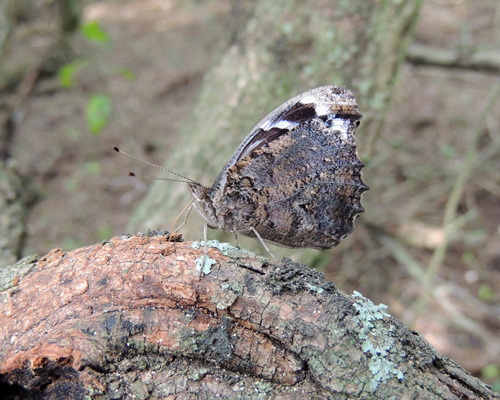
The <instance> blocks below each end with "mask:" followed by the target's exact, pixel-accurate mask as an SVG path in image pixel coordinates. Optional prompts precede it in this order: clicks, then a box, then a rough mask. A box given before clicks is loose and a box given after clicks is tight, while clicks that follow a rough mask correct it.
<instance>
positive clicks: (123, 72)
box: [118, 68, 135, 81]
mask: <svg viewBox="0 0 500 400" xmlns="http://www.w3.org/2000/svg"><path fill="white" fill-rule="evenodd" d="M118 73H119V74H120V75H121V76H123V77H124V78H125V79H126V80H127V81H135V74H134V73H133V72H132V71H131V70H129V69H127V68H122V69H120V70H119V71H118Z"/></svg>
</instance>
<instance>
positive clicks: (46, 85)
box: [0, 0, 500, 392]
mask: <svg viewBox="0 0 500 400" xmlns="http://www.w3.org/2000/svg"><path fill="white" fill-rule="evenodd" d="M260 3H265V2H260ZM379 3H380V4H379V5H378V7H382V6H383V4H382V3H384V2H379ZM403 3H404V2H403ZM408 3H411V2H408ZM388 4H389V6H387V5H386V6H387V7H391V6H390V4H392V3H391V2H388ZM334 6H335V2H326V1H325V2H317V4H315V7H313V8H311V11H310V12H311V13H312V14H314V13H317V14H318V15H319V14H321V12H320V11H321V10H322V9H324V10H325V13H324V14H325V15H326V16H327V17H328V12H329V11H331V9H332V7H334ZM0 7H1V10H0V11H1V15H0V229H1V232H0V251H1V260H0V262H1V265H0V266H3V265H8V264H12V263H14V262H15V261H16V260H17V259H18V258H20V257H22V256H26V255H30V254H34V253H38V254H39V255H44V254H46V253H47V252H48V251H50V250H51V249H52V248H56V247H61V248H62V249H63V250H65V251H70V250H72V249H75V248H78V247H81V246H87V245H92V244H95V243H96V242H98V241H102V240H106V239H109V238H110V237H112V236H115V235H117V234H119V233H120V232H123V231H127V230H129V231H131V232H134V231H136V230H139V229H140V230H142V231H144V230H146V229H148V228H149V229H156V228H162V229H168V230H170V228H171V224H172V223H173V219H174V218H175V216H176V215H177V214H178V213H179V212H180V211H181V210H182V208H183V207H184V205H185V204H186V203H187V199H189V191H188V188H187V187H186V186H185V185H183V184H178V183H177V184H176V183H169V182H155V185H157V184H160V185H162V186H161V187H164V188H165V189H163V190H165V191H166V192H165V193H164V194H162V195H159V194H157V193H156V192H155V191H154V190H153V191H152V190H149V191H148V189H150V186H151V185H152V181H147V180H139V179H133V178H130V177H128V176H127V173H128V172H129V170H132V171H135V172H137V173H142V174H144V175H151V176H156V175H157V171H156V170H152V169H153V168H148V167H146V166H144V165H138V163H135V162H131V160H129V159H127V158H125V157H122V156H119V155H117V154H116V153H114V152H113V151H112V150H111V148H112V146H118V147H120V148H121V149H122V150H124V151H126V152H128V153H131V154H133V155H136V156H140V157H142V158H145V159H147V160H148V161H150V162H153V163H156V164H159V165H163V164H164V163H165V161H167V164H166V165H168V166H169V167H170V168H172V169H174V170H175V171H177V172H181V173H185V174H188V176H189V177H190V178H193V179H200V181H201V183H203V184H205V185H207V186H209V185H211V183H212V182H213V180H214V179H215V177H216V175H217V171H219V170H220V169H221V168H222V166H223V164H224V163H225V161H226V160H227V159H228V157H229V156H230V155H231V153H232V152H233V151H234V150H235V149H236V146H237V145H238V143H239V142H241V140H242V139H243V138H244V137H245V135H246V134H247V133H248V132H249V131H250V130H251V129H252V127H253V126H254V125H255V124H256V123H257V122H258V121H260V119H261V118H262V117H264V116H265V115H266V114H267V113H269V112H270V111H272V110H273V109H274V108H275V107H277V106H279V105H280V104H281V103H282V102H283V101H285V100H287V99H288V98H290V97H292V96H294V95H296V94H298V93H300V92H301V91H304V90H307V89H311V88H313V87H314V86H319V84H345V85H347V86H348V87H349V88H350V89H351V90H353V92H354V94H355V95H356V96H357V97H358V101H359V104H360V110H361V112H362V113H363V114H364V115H365V118H364V120H363V121H362V124H361V126H360V128H359V129H358V131H357V133H356V134H357V137H358V150H359V154H360V157H361V158H362V159H363V160H364V161H365V163H366V164H367V167H366V168H365V170H364V180H365V181H366V183H367V184H368V185H369V186H370V191H369V192H367V193H366V194H365V195H364V198H363V203H364V205H365V208H366V211H365V213H364V214H362V215H361V216H360V218H359V219H358V220H357V226H356V230H355V232H354V233H353V234H351V235H350V236H349V237H348V238H347V239H345V240H344V242H342V243H341V244H340V245H339V247H338V248H335V249H332V250H331V251H328V252H321V253H310V252H304V253H302V252H299V251H295V250H289V249H287V250H284V251H281V253H280V255H287V256H288V257H291V258H299V259H302V260H304V261H306V262H307V263H308V264H309V265H313V266H316V267H318V268H320V269H321V270H322V271H323V272H324V273H325V276H326V278H327V279H328V280H329V281H332V282H334V283H335V284H336V285H337V287H338V288H340V289H341V290H343V291H345V292H347V293H349V294H350V293H352V292H353V290H356V291H359V292H361V293H362V294H363V295H365V296H366V297H369V298H370V299H371V300H372V301H374V302H375V303H384V304H387V305H388V306H389V312H390V313H391V314H392V315H393V316H395V317H397V318H398V319H400V320H402V321H403V322H405V323H406V324H408V325H410V326H411V327H412V328H414V329H416V330H418V331H420V332H421V333H422V334H423V335H424V336H425V338H426V339H427V340H429V342H430V343H431V344H432V345H433V346H435V347H436V348H437V350H438V351H440V352H442V353H443V354H445V355H447V356H448V357H450V358H452V359H453V360H454V361H456V362H457V363H458V364H460V365H461V366H463V367H464V368H465V369H467V370H468V371H470V372H471V373H473V374H474V375H476V376H478V377H479V378H481V379H482V380H483V381H485V382H487V383H489V384H491V385H493V388H494V389H495V390H496V391H498V392H500V290H499V287H500V101H499V100H498V97H499V92H500V84H499V82H500V81H499V80H500V4H499V3H498V1H496V0H428V1H424V2H421V1H415V2H413V8H412V10H411V12H412V13H414V14H415V15H414V16H413V15H411V16H409V17H408V21H409V22H408V23H406V25H405V26H406V27H407V28H408V29H406V30H402V31H401V33H400V34H399V33H398V35H399V36H398V37H400V40H401V42H402V43H397V45H394V48H397V49H399V50H398V52H397V53H396V52H395V57H394V58H395V61H394V65H395V66H396V67H394V69H393V70H390V71H388V72H380V75H382V74H383V73H386V74H387V78H386V79H385V81H384V82H385V83H384V84H383V85H384V88H385V89H387V88H388V89H387V90H386V91H385V92H384V93H385V94H386V96H381V97H382V98H377V96H376V94H377V93H379V92H377V93H375V95H374V94H373V93H371V94H370V91H369V90H367V89H365V87H366V86H365V85H364V84H363V82H366V77H362V76H361V75H362V73H363V71H364V70H363V69H362V68H358V69H356V68H355V67H353V68H352V70H353V71H354V70H355V71H356V72H353V74H352V76H351V75H349V74H347V73H346V70H347V69H349V68H348V65H349V62H351V63H353V61H352V60H355V59H356V57H358V58H359V57H360V56H359V54H360V53H362V51H363V47H362V46H360V48H361V50H359V49H358V50H357V52H358V53H359V54H358V53H356V52H353V53H352V54H350V55H349V56H345V54H344V53H342V54H341V53H335V52H334V51H333V49H334V48H335V46H336V41H337V40H339V41H342V38H340V39H338V37H336V36H335V35H333V34H331V35H330V36H328V38H329V40H325V42H324V43H322V46H323V47H324V48H325V51H326V52H327V54H333V56H332V57H326V58H328V62H331V63H332V67H331V68H332V70H334V69H335V65H336V64H335V63H336V62H338V60H341V59H342V60H343V61H342V62H344V64H342V68H340V69H341V70H342V71H341V72H342V73H343V74H344V75H339V73H338V72H332V75H331V76H330V75H328V73H325V72H322V73H321V77H320V78H318V77H317V76H316V77H314V76H313V75H318V74H317V73H315V74H311V72H310V70H308V69H307V67H309V66H307V60H305V61H304V60H299V61H300V62H302V63H303V64H302V65H301V66H300V68H301V69H300V71H302V72H303V73H302V72H301V73H300V74H297V73H293V74H292V73H288V75H286V74H287V73H286V71H291V70H293V68H291V67H290V60H289V59H293V60H297V56H296V54H307V51H309V50H308V49H310V48H314V45H315V40H316V39H314V38H313V39H311V38H308V40H309V42H308V41H307V40H303V41H298V42H297V41H296V42H294V43H295V44H296V43H299V44H300V45H301V46H303V47H300V46H299V45H298V44H296V45H294V47H293V50H294V51H297V52H298V53H294V54H293V55H292V56H291V55H290V51H289V47H287V46H288V44H287V43H285V44H284V45H283V49H281V48H279V49H277V48H274V49H273V51H275V53H276V54H277V53H279V57H278V56H276V58H277V59H278V61H279V65H283V68H282V71H285V72H283V73H282V75H281V76H280V78H279V79H278V78H276V77H275V76H273V77H272V78H270V79H269V81H268V82H267V83H266V84H267V89H266V85H264V84H260V86H259V87H258V90H255V91H253V92H252V90H250V89H249V90H248V92H245V93H251V94H246V95H245V96H246V97H245V96H244V95H243V94H241V95H238V96H235V98H234V99H232V98H231V97H230V96H225V95H220V96H218V95H217V92H215V91H214V90H215V89H213V88H212V87H211V84H213V82H215V81H217V79H215V78H217V77H218V76H220V75H223V74H221V71H224V68H223V67H221V65H223V64H224V62H226V61H225V60H227V59H228V58H229V59H231V58H232V59H233V60H234V59H238V60H239V61H238V62H240V63H241V64H244V65H239V64H237V63H236V64H235V66H231V67H230V70H231V71H234V70H235V69H237V68H239V67H241V68H242V69H244V68H246V66H247V65H251V63H252V62H254V61H252V60H254V59H253V58H252V56H249V55H248V54H249V52H251V50H252V46H255V47H256V48H257V47H258V46H259V43H258V42H255V43H254V41H252V40H250V39H248V38H253V37H255V36H251V35H252V34H251V33H249V32H251V29H252V26H258V23H256V24H255V25H252V24H249V23H248V21H255V18H257V21H258V18H259V15H261V14H259V13H263V10H264V9H265V7H266V5H265V4H264V6H262V7H261V8H260V9H252V8H251V7H249V6H247V5H245V2H244V1H236V0H235V1H230V0H210V1H209V0H206V1H196V0H189V1H185V0H182V1H181V0H135V1H132V0H121V1H113V0H106V1H91V0H85V1H83V0H80V1H78V0H59V1H58V0H2V1H1V2H0ZM373 7H377V5H375V6H373ZM394 7H396V5H394ZM249 10H251V11H252V13H253V14H252V16H248V15H247V14H249V13H248V11H249ZM318 10H319V11H318ZM372 11H373V10H371V11H370V12H372ZM406 11H408V10H405V9H398V10H395V13H396V15H399V14H402V13H404V12H406ZM277 12H278V13H279V10H278V11H277ZM288 12H289V13H290V12H291V11H288ZM298 12H299V11H297V13H298ZM245 13H246V14H245ZM359 13H362V11H360V12H359ZM359 13H351V15H350V17H349V18H351V19H349V20H348V21H350V22H349V23H346V22H345V21H346V20H344V19H335V18H336V17H337V15H336V14H335V10H334V11H332V16H333V17H332V18H333V19H332V20H334V21H335V24H336V26H337V27H338V26H340V28H339V29H345V31H349V32H356V31H355V29H360V25H361V26H362V24H363V23H365V22H366V23H367V26H369V21H368V17H367V18H366V19H363V18H361V17H359V21H358V22H357V23H353V22H352V21H353V19H352V18H353V17H352V16H353V15H354V16H357V15H359ZM283 14H286V13H283ZM242 15H243V16H244V17H245V18H247V19H246V20H245V24H247V25H245V27H246V28H245V29H243V28H241V27H240V26H238V22H239V21H240V20H241V18H242V17H241V16H242ZM285 17H286V18H284V20H283V21H284V22H283V21H280V25H279V26H277V27H276V28H274V29H277V30H279V31H280V32H282V35H283V36H284V37H293V34H292V33H289V30H290V29H292V28H293V26H294V24H295V23H296V22H295V20H294V17H293V15H291V14H286V15H285ZM252 18H254V19H252ZM287 18H288V20H287ZM288 21H289V22H288ZM304 21H306V20H304ZM307 21H309V22H307ZM307 21H306V22H301V23H302V25H303V26H305V25H307V24H308V23H309V24H310V23H311V22H310V21H313V22H314V21H316V20H315V19H314V15H313V16H312V17H311V18H310V20H309V19H308V20H307ZM343 23H344V26H342V24H343ZM297 24H298V23H297ZM332 24H333V23H332ZM267 25H268V26H269V23H267ZM316 25H317V26H321V25H320V24H316ZM248 26H250V27H248ZM271 28H272V27H271ZM255 30H256V31H257V29H255ZM287 35H288V36H287ZM366 35H367V36H369V35H370V32H368V33H367V34H366ZM351 36H352V37H353V43H356V40H357V38H358V36H356V35H354V34H353V35H351ZM374 40H380V43H382V44H385V43H388V40H386V39H374ZM282 42H283V41H281V42H277V43H282ZM285 42H286V41H285ZM242 43H244V44H245V45H244V46H243V45H242ZM283 43H284V42H283ZM330 45H331V49H332V50H330V47H329V46H330ZM380 47H381V48H383V46H380ZM235 48H236V49H237V50H234V49H235ZM242 48H244V49H245V50H244V51H245V52H246V53H244V54H245V57H242V58H238V56H239V55H241V54H243V50H241V49H242ZM364 48H365V49H366V48H369V47H368V46H367V47H364ZM278 50H279V51H278ZM231 52H233V53H231ZM301 52H302V53H301ZM381 52H382V50H381ZM232 54H233V56H231V55H232ZM255 54H256V55H255V56H254V57H255V59H256V60H257V61H255V64H256V65H261V64H259V62H260V61H258V60H260V58H259V57H260V55H259V54H260V53H258V52H255ZM228 55H229V56H228ZM311 57H313V56H312V55H311ZM261 58H262V57H261ZM330 58H331V59H330ZM373 59H375V58H373ZM243 60H244V61H243ZM249 60H250V61H249ZM299 61H297V63H298V62H299ZM325 63H326V61H325ZM304 65H305V66H306V67H304ZM346 65H347V66H346ZM226 68H227V67H226ZM311 68H312V67H311ZM258 70H259V68H254V70H253V73H255V74H257V73H258V72H255V71H258ZM226 71H227V70H226ZM349 71H350V70H349ZM377 74H379V73H377ZM234 75H235V76H239V80H235V82H236V83H235V84H234V86H233V87H232V90H234V91H238V90H240V91H241V93H243V92H244V91H245V90H246V88H247V87H250V86H252V80H251V79H247V80H246V81H245V82H243V80H242V78H241V76H244V74H243V73H239V75H238V74H237V73H235V74H234ZM298 75H300V76H298ZM282 76H286V79H287V80H286V82H287V83H286V85H284V84H283V78H282ZM297 76H298V77H297ZM339 76H340V77H342V76H343V77H344V78H339ZM377 76H378V75H377ZM295 77H297V81H300V83H299V84H297V85H295V84H294V83H291V82H294V78H295ZM375 78H377V77H374V79H375ZM255 81H257V79H255ZM259 82H260V81H259ZM253 86H254V87H256V86H257V85H253ZM375 86H376V85H374V87H375ZM385 89H384V90H385ZM222 93H224V92H223V91H222ZM259 93H262V95H260V94H259ZM209 96H213V97H215V98H216V99H220V101H212V102H211V107H212V108H210V107H207V105H206V103H207V101H206V99H207V98H208V97H209ZM204 99H205V101H204ZM252 104H255V106H252ZM252 107H253V108H252ZM247 109H252V113H249V114H248V115H247V116H245V117H241V118H240V117H239V116H240V114H239V112H240V110H247ZM224 110H231V111H230V112H229V111H224ZM224 112H226V113H227V114H228V115H225V114H224ZM250 114H252V115H251V116H250ZM221 115H225V116H224V117H223V116H221ZM236 117H238V121H241V123H240V127H241V129H239V130H238V131H237V132H236V131H234V132H233V131H230V134H229V133H228V131H227V129H229V128H228V126H238V124H236V125H234V124H233V125H231V124H232V123H230V122H228V121H231V118H233V119H234V118H236ZM193 121H198V122H196V123H195V122H193ZM200 121H201V122H200ZM221 121H222V122H221ZM196 124H198V126H203V125H205V126H206V130H207V132H209V131H210V130H211V127H217V129H216V131H217V130H218V132H220V135H219V136H218V137H216V136H214V137H213V138H212V139H213V140H215V139H217V140H218V142H222V144H221V145H220V146H221V148H223V150H215V149H211V148H210V147H209V146H208V145H207V149H209V150H207V149H204V144H203V142H202V141H201V140H199V139H196V140H195V139H193V136H190V135H191V131H192V130H195V129H194V128H192V129H191V127H194V126H196ZM198 130H199V129H198ZM196 133H200V134H201V136H198V138H200V137H201V138H203V134H204V132H196ZM208 136H209V134H208V133H207V137H208ZM210 137H211V136H210ZM229 138H231V139H229ZM212 139H210V140H212ZM226 142H227V143H226ZM186 148H188V150H191V151H192V154H189V153H183V151H185V150H183V149H186ZM205 150H206V151H205ZM201 153H203V155H199V154H201ZM186 154H187V156H186ZM176 157H177V158H176ZM183 157H184V158H186V161H185V162H184V161H179V159H180V160H183ZM187 157H189V159H187ZM192 159H194V160H195V161H196V162H193V161H192ZM169 160H171V163H170V164H169ZM172 163H173V164H174V165H172ZM191 163H193V164H194V165H196V164H198V166H197V167H194V168H195V170H193V169H191V168H193V167H191V166H190V164H191ZM205 170H207V171H210V173H209V174H207V175H208V176H206V175H203V173H201V172H200V171H205ZM212 171H215V172H214V173H213V172H212ZM159 176H162V177H166V178H170V176H168V174H166V173H165V174H161V175H159ZM158 190H160V189H158ZM148 196H149V198H150V199H151V197H152V198H154V199H155V200H156V203H155V201H152V202H151V200H150V201H149V203H148V201H147V200H146V202H144V199H145V198H148ZM161 196H167V197H169V198H175V199H176V200H175V202H173V203H172V204H170V203H169V204H167V203H165V204H166V205H165V209H168V213H167V212H166V211H165V213H164V214H161V215H158V212H160V211H161V212H164V211H163V210H161V209H162V207H161V204H163V203H162V202H163V200H161V199H162V197H161ZM177 196H181V197H182V198H183V199H185V200H186V201H180V200H178V197H177ZM141 204H142V206H141ZM152 204H153V205H152ZM141 207H142V209H141ZM170 209H172V210H170ZM134 210H135V211H134ZM146 214H147V215H148V216H151V217H150V218H148V219H146V218H142V217H141V215H146ZM171 215H173V217H171ZM191 220H194V222H193V224H194V225H193V227H188V228H186V229H183V230H182V231H181V233H183V234H184V236H185V240H197V239H199V238H200V237H201V232H200V230H199V229H198V228H199V226H201V218H199V216H197V215H195V214H194V213H193V214H192V215H191ZM138 221H139V222H138ZM196 224H198V225H196ZM210 237H215V236H213V232H209V238H210ZM226 240H229V241H231V242H232V241H233V239H232V238H231V237H227V238H226ZM247 243H248V245H247ZM241 245H242V246H243V247H252V248H254V249H257V250H256V251H258V252H260V253H261V254H263V255H266V254H265V251H264V250H263V249H261V248H260V247H259V245H258V244H257V245H256V244H255V243H252V241H251V240H250V241H249V242H248V241H245V242H243V243H241ZM273 251H274V248H273Z"/></svg>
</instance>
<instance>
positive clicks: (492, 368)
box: [481, 364, 500, 379]
mask: <svg viewBox="0 0 500 400" xmlns="http://www.w3.org/2000/svg"><path fill="white" fill-rule="evenodd" d="M481 373H482V375H483V377H485V378H487V379H493V378H498V377H499V376H500V367H499V366H498V365H496V364H490V365H487V366H486V367H484V368H483V370H482V371H481Z"/></svg>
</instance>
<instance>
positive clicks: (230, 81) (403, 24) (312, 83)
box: [123, 0, 421, 259]
mask: <svg viewBox="0 0 500 400" xmlns="http://www.w3.org/2000/svg"><path fill="white" fill-rule="evenodd" d="M420 5H421V0H410V1H402V2H393V1H389V0H383V1H377V2H372V1H365V0H356V1H335V2H306V1H301V0H293V1H290V0H277V1H253V0H252V1H246V0H242V1H235V8H234V11H233V17H232V19H231V26H230V27H229V35H228V43H227V44H226V45H222V47H223V49H222V50H221V55H220V56H219V57H218V59H217V63H216V64H215V65H214V66H213V68H212V69H211V71H209V73H208V74H207V75H206V77H205V80H204V83H203V87H202V89H201V93H200V97H199V101H198V104H197V105H196V107H195V108H194V110H193V114H192V116H191V118H190V119H189V120H188V121H186V125H185V129H183V130H182V132H181V138H180V141H179V145H178V147H176V148H175V149H173V150H172V152H171V153H170V154H168V155H166V158H167V162H166V164H165V167H166V168H168V169H170V170H172V171H176V172H179V173H181V174H183V175H186V176H188V177H190V178H192V179H194V180H197V181H199V182H200V183H202V184H204V185H205V186H211V185H212V184H213V182H214V180H215V178H216V177H217V175H218V173H219V171H220V169H221V168H222V167H223V165H224V164H225V163H226V161H227V160H228V159H229V157H230V156H231V154H232V153H233V152H234V151H235V150H236V148H237V146H238V145H239V144H240V143H241V141H242V140H243V138H244V137H245V136H246V134H247V133H248V132H250V130H251V129H252V128H253V127H254V126H255V124H257V123H258V122H259V121H260V120H261V119H262V118H263V117H264V116H265V115H266V114H268V113H269V112H271V111H272V110H273V109H274V108H276V107H278V106H279V105H281V104H282V103H283V102H284V101H286V100H288V99H290V98H291V97H293V96H294V95H297V94H299V93H301V92H304V91H306V90H309V89H312V88H314V87H317V86H321V85H326V84H334V85H344V86H347V87H348V88H349V89H350V90H352V92H353V93H354V94H355V96H356V98H357V101H358V104H359V106H360V110H361V113H362V114H363V120H362V123H361V126H360V128H359V129H358V131H357V133H356V136H357V141H358V149H359V151H360V154H361V156H362V158H363V157H367V156H369V155H370V154H373V152H374V151H375V148H374V143H375V142H376V138H377V135H378V131H379V129H380V126H381V124H382V122H383V120H384V118H385V113H386V110H387V108H388V104H389V100H390V98H391V94H392V91H393V87H394V84H395V82H396V79H397V75H398V74H397V72H398V69H399V66H400V64H401V62H402V61H403V60H404V57H405V54H406V48H407V45H408V42H409V40H410V39H411V34H412V31H413V26H414V25H415V23H416V21H417V17H418V10H419V8H420ZM123 150H125V151H126V150H128V149H123ZM189 198H190V196H189V191H188V189H187V187H185V185H181V184H175V183H165V182H154V183H153V184H152V186H151V189H150V190H149V192H148V195H147V198H146V199H145V200H144V201H143V202H142V204H141V205H140V206H139V207H138V208H137V210H136V212H135V213H134V215H133V217H132V220H131V223H130V225H129V230H130V231H136V230H142V231H144V230H146V229H154V228H157V227H159V226H162V227H166V228H170V225H169V224H171V223H172V222H173V221H174V219H175V217H176V216H177V213H178V212H179V211H180V208H179V205H180V204H186V203H187V201H188V199H189ZM193 220H194V219H193ZM192 222H194V221H192ZM192 226H193V225H192ZM199 226H201V219H199ZM192 230H193V229H192ZM194 231H195V232H196V230H194ZM212 235H215V233H212ZM218 237H219V238H220V237H221V236H218ZM222 237H224V236H222ZM224 238H225V239H224V240H228V239H227V237H224ZM190 239H194V238H190ZM246 245H247V244H246ZM278 250H279V249H278ZM277 254H282V255H285V254H287V253H286V251H285V252H281V253H280V252H279V251H277ZM306 259H309V258H308V257H306Z"/></svg>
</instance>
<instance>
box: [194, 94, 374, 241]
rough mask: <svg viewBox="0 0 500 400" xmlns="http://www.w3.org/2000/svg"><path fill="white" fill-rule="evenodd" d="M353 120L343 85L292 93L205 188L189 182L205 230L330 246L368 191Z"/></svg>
mask: <svg viewBox="0 0 500 400" xmlns="http://www.w3.org/2000/svg"><path fill="white" fill-rule="evenodd" d="M360 119H361V114H360V113H359V110H358V106H357V104H356V99H355V97H354V96H353V94H352V93H351V92H350V91H349V90H347V89H346V88H345V87H340V86H323V87H319V88H316V89H313V90H310V91H308V92H305V93H302V94H300V95H298V96H296V97H294V98H292V99H291V100H289V101H287V102H286V103H284V104H283V105H281V106H280V107H278V108H277V109H276V110H274V111H273V112H272V113H271V114H269V115H268V116H267V117H265V118H264V119H263V120H262V121H261V122H260V123H259V124H257V126H256V127H255V128H253V129H252V131H251V132H250V133H249V134H248V135H247V137H246V138H245V139H244V140H243V142H242V143H241V145H240V146H239V147H238V149H237V150H236V152H235V153H234V154H233V156H232V157H231V158H230V159H229V161H228V162H227V163H226V165H225V166H224V168H222V170H221V172H220V173H219V176H218V177H217V179H216V180H215V182H214V184H213V185H212V187H210V188H206V187H204V186H202V185H200V184H199V183H195V182H190V183H188V186H189V188H190V190H191V194H192V197H193V199H194V206H195V208H196V209H197V210H198V211H199V213H200V214H201V215H202V217H203V218H204V219H205V222H206V225H207V226H208V227H210V228H212V229H220V230H223V231H226V232H231V233H234V234H241V235H245V236H250V237H256V238H258V239H259V240H260V241H261V242H262V243H263V244H264V246H265V243H264V241H267V242H270V243H273V244H276V245H279V246H283V247H289V248H313V249H329V248H331V247H333V246H336V245H337V244H338V243H340V241H341V240H342V239H343V238H344V237H345V236H347V235H348V234H349V233H350V232H351V231H352V230H353V228H354V219H355V218H356V217H357V215H358V214H360V213H362V212H363V211H364V209H363V207H362V205H361V195H362V193H363V192H365V191H366V190H368V186H366V184H365V183H364V182H363V179H362V177H361V170H362V168H363V167H364V163H363V162H362V161H361V160H360V159H359V158H358V156H357V153H356V145H355V138H354V132H355V130H356V128H357V127H358V125H359V122H360ZM265 247H266V248H267V246H265Z"/></svg>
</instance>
